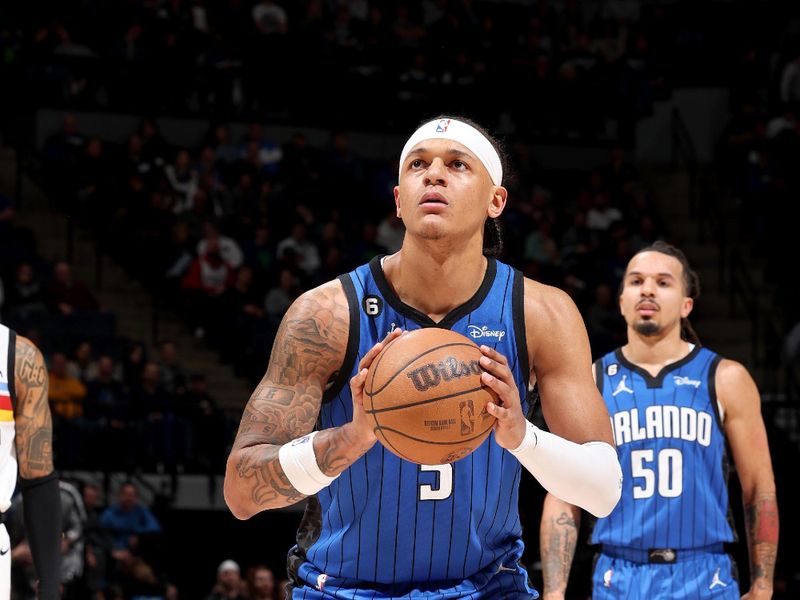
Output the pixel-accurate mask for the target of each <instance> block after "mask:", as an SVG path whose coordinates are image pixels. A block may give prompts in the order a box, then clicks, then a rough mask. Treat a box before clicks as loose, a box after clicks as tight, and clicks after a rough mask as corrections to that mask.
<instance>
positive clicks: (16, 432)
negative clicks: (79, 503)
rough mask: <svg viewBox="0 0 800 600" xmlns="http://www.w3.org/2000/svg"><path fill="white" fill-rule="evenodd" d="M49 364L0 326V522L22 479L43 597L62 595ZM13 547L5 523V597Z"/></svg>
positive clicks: (0, 548) (4, 597)
mask: <svg viewBox="0 0 800 600" xmlns="http://www.w3.org/2000/svg"><path fill="white" fill-rule="evenodd" d="M48 383H49V380H48V374H47V367H46V366H45V363H44V358H43V357H42V353H41V352H39V350H38V349H37V348H36V346H35V345H34V344H33V343H32V342H31V341H30V340H28V339H25V338H24V337H21V336H18V335H16V333H15V332H14V331H12V330H11V329H9V328H8V327H5V326H4V325H0V520H1V519H2V514H3V513H5V511H6V510H8V507H9V506H10V505H11V496H12V494H13V493H14V489H15V488H16V485H17V471H18V470H19V475H20V477H21V481H20V484H21V488H22V497H23V506H24V513H25V515H24V516H25V527H26V529H27V532H28V542H29V544H30V547H31V553H32V554H33V564H34V567H35V568H36V574H37V577H38V578H39V585H38V590H39V594H38V597H39V598H40V599H41V600H51V599H52V598H58V597H59V574H60V571H61V549H60V538H61V503H60V500H59V490H58V478H57V477H56V473H55V471H54V470H53V452H52V448H53V444H52V438H53V435H52V433H53V425H52V419H51V417H50V407H49V405H48V402H47V391H48ZM10 550H11V547H10V544H9V538H8V532H7V531H6V527H5V525H3V524H2V523H0V600H9V598H10V597H11V553H10Z"/></svg>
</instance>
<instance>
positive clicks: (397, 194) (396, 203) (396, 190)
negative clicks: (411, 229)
mask: <svg viewBox="0 0 800 600" xmlns="http://www.w3.org/2000/svg"><path fill="white" fill-rule="evenodd" d="M392 191H393V192H394V206H395V209H396V212H397V218H399V219H402V218H403V215H401V214H400V186H399V185H396V186H394V189H393V190H392Z"/></svg>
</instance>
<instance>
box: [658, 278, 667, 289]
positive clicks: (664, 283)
mask: <svg viewBox="0 0 800 600" xmlns="http://www.w3.org/2000/svg"><path fill="white" fill-rule="evenodd" d="M658 285H660V286H661V287H669V281H667V280H666V279H662V280H661V281H659V282H658Z"/></svg>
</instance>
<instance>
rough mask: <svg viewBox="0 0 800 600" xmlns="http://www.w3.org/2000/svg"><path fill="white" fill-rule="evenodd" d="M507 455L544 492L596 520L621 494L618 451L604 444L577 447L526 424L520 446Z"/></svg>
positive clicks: (578, 445) (605, 512)
mask: <svg viewBox="0 0 800 600" xmlns="http://www.w3.org/2000/svg"><path fill="white" fill-rule="evenodd" d="M510 452H511V454H513V455H514V456H516V457H517V460H519V462H520V463H522V466H524V467H525V468H526V469H528V471H530V472H531V474H532V475H533V476H534V477H536V479H537V480H538V481H539V483H541V484H542V487H543V488H544V489H546V490H547V491H548V492H550V493H551V494H553V495H554V496H556V497H558V498H561V499H562V500H564V501H565V502H569V503H570V504H574V505H575V506H580V507H581V508H582V509H584V510H587V511H589V512H590V513H592V514H593V515H594V516H596V517H606V516H608V515H609V514H611V511H612V510H614V507H615V506H616V505H617V502H618V501H619V498H620V495H621V494H622V469H621V468H620V466H619V459H618V458H617V451H616V450H615V449H614V448H613V447H612V446H611V445H609V444H607V443H605V442H587V443H585V444H576V443H575V442H570V441H569V440H565V439H564V438H561V437H558V436H557V435H553V434H552V433H548V432H547V431H542V430H541V429H539V428H538V427H536V425H534V424H533V423H531V422H530V421H529V422H528V425H527V430H526V432H525V437H524V438H523V440H522V443H521V444H520V445H519V447H517V448H514V449H513V450H511V451H510Z"/></svg>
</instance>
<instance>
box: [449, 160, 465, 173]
mask: <svg viewBox="0 0 800 600" xmlns="http://www.w3.org/2000/svg"><path fill="white" fill-rule="evenodd" d="M450 166H451V167H453V168H454V169H456V170H457V171H466V170H467V163H465V162H464V161H463V160H454V161H453V162H451V163H450Z"/></svg>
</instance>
